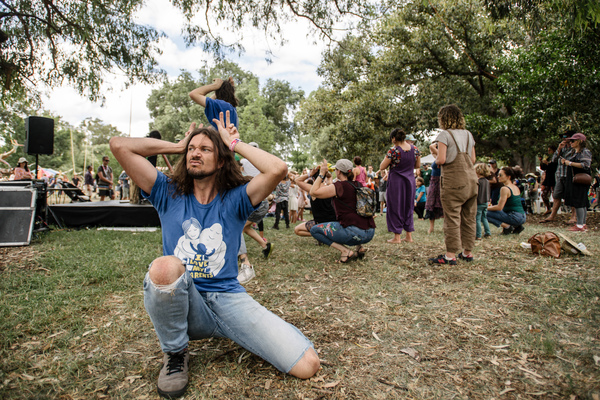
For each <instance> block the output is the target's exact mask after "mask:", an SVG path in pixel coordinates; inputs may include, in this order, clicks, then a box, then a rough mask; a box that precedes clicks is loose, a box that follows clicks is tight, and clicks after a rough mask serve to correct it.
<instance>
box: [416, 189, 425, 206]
mask: <svg viewBox="0 0 600 400" xmlns="http://www.w3.org/2000/svg"><path fill="white" fill-rule="evenodd" d="M419 193H423V196H421V199H420V200H419V203H424V202H426V201H427V190H426V189H425V185H421V186H419V187H418V188H417V190H416V192H415V201H416V200H417V199H418V198H419Z"/></svg>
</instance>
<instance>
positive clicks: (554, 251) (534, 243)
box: [528, 232, 560, 258]
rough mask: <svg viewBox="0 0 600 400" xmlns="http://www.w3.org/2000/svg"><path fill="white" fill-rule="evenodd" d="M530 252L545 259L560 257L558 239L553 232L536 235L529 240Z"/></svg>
mask: <svg viewBox="0 0 600 400" xmlns="http://www.w3.org/2000/svg"><path fill="white" fill-rule="evenodd" d="M528 242H529V243H530V244H531V251H532V252H533V254H539V255H541V256H545V257H554V258H559V257H560V239H559V238H558V236H557V235H556V234H555V233H553V232H541V233H536V234H535V235H533V236H532V237H530V238H529V240H528Z"/></svg>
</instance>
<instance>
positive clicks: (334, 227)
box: [310, 221, 375, 246]
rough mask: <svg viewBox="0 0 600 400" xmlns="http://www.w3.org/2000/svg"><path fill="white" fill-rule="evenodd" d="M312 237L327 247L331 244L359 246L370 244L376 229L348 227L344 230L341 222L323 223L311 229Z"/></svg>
mask: <svg viewBox="0 0 600 400" xmlns="http://www.w3.org/2000/svg"><path fill="white" fill-rule="evenodd" d="M310 234H311V235H312V237H314V238H315V239H317V240H318V241H319V242H321V243H325V244H326V245H327V246H331V243H339V244H343V245H346V246H358V245H359V244H364V243H368V242H370V241H371V239H373V236H375V229H374V228H369V229H366V230H365V229H360V228H357V227H356V226H348V227H346V228H344V227H343V226H342V225H341V224H340V223H339V222H337V221H332V222H323V223H322V224H317V225H315V226H313V227H312V228H311V229H310Z"/></svg>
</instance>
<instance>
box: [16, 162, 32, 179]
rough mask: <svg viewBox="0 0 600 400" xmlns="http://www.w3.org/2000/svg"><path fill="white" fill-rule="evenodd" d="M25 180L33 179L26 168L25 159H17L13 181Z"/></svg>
mask: <svg viewBox="0 0 600 400" xmlns="http://www.w3.org/2000/svg"><path fill="white" fill-rule="evenodd" d="M27 179H33V175H32V174H31V172H29V168H27V159H26V158H25V157H21V158H19V161H18V162H17V166H16V167H15V181H22V180H27Z"/></svg>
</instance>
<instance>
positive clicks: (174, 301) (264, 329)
mask: <svg viewBox="0 0 600 400" xmlns="http://www.w3.org/2000/svg"><path fill="white" fill-rule="evenodd" d="M144 305H145V307H146V311H147V312H148V314H149V315H150V319H151V320H152V324H153V325H154V329H155V331H156V334H157V336H158V339H159V341H160V344H161V347H162V350H163V352H177V351H180V350H183V349H184V348H186V347H187V346H188V342H189V340H198V339H204V338H209V337H224V338H229V339H231V340H233V341H234V342H236V343H237V344H239V345H240V346H242V347H243V348H244V349H246V350H248V351H250V352H251V353H254V354H256V355H257V356H259V357H261V358H263V359H264V360H266V361H268V362H269V363H271V364H272V365H273V366H274V367H275V368H277V369H278V370H280V371H282V372H286V373H287V372H289V371H290V370H291V369H292V367H294V365H296V363H297V362H298V361H299V360H300V359H301V358H302V357H303V356H304V353H305V352H306V351H307V350H308V349H309V348H311V347H313V345H312V343H311V342H310V340H308V339H307V338H306V336H304V335H303V334H302V332H300V331H299V330H298V329H297V328H296V327H295V326H293V325H292V324H289V323H287V322H285V321H284V320H283V319H281V318H280V317H278V316H277V315H275V314H273V313H272V312H271V311H269V310H267V309H266V308H265V307H263V306H262V305H260V304H259V303H258V302H257V301H255V300H254V299H253V298H252V297H250V295H248V293H246V292H239V293H228V292H202V293H201V292H198V290H197V289H196V287H195V286H194V283H193V280H192V277H191V276H190V274H189V272H188V271H186V272H185V273H184V274H183V275H181V276H180V277H179V279H177V281H175V282H174V283H173V284H171V285H168V287H161V288H158V287H157V286H156V285H154V284H153V283H152V281H151V280H150V277H149V274H146V278H145V279H144ZM313 348H314V347H313Z"/></svg>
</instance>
